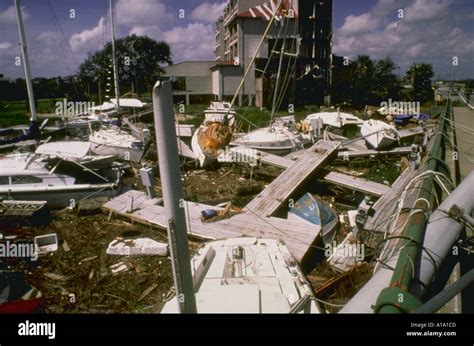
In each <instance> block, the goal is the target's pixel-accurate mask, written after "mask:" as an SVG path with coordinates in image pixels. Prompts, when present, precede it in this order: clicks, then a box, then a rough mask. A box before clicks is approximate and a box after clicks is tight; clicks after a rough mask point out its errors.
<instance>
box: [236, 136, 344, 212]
mask: <svg viewBox="0 0 474 346" xmlns="http://www.w3.org/2000/svg"><path fill="white" fill-rule="evenodd" d="M339 145H340V143H339V142H332V141H319V142H318V143H316V144H315V145H313V146H312V147H311V148H310V149H308V151H306V152H305V153H304V154H303V155H302V156H301V157H300V158H299V159H298V160H297V161H296V162H294V163H293V164H292V165H291V166H290V167H289V168H288V169H286V170H285V171H284V172H283V173H282V174H280V175H279V176H278V177H277V178H276V179H275V180H274V181H273V182H272V183H271V184H270V185H269V186H268V187H267V188H266V189H264V190H263V191H262V192H260V193H259V194H258V195H257V196H256V197H255V198H254V199H253V200H252V201H250V203H249V204H247V206H246V207H245V208H244V210H248V211H251V212H252V213H253V214H256V215H258V216H264V217H267V216H272V214H274V213H275V212H276V211H277V210H278V209H279V208H281V207H282V205H284V204H285V203H286V202H287V201H288V199H289V198H290V196H291V194H292V193H293V192H295V190H296V189H298V187H299V186H300V185H301V184H303V183H304V182H305V181H306V179H307V178H308V177H309V176H310V175H311V174H313V173H314V172H315V171H316V170H317V169H318V168H319V167H321V166H322V165H323V164H324V163H326V162H327V161H328V159H329V157H331V154H333V153H335V152H336V150H337V148H338V146H339Z"/></svg>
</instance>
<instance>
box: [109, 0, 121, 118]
mask: <svg viewBox="0 0 474 346" xmlns="http://www.w3.org/2000/svg"><path fill="white" fill-rule="evenodd" d="M109 4H110V21H111V25H112V66H113V69H114V85H115V98H116V99H117V105H116V109H117V113H118V114H119V115H120V89H119V80H118V68H117V58H116V57H115V25H114V7H113V6H112V0H109Z"/></svg>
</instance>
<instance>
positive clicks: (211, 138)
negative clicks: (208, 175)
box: [191, 102, 235, 167]
mask: <svg viewBox="0 0 474 346" xmlns="http://www.w3.org/2000/svg"><path fill="white" fill-rule="evenodd" d="M234 121H235V111H234V110H233V109H232V108H231V105H230V103H228V102H211V105H210V107H209V108H208V109H206V110H205V111H204V122H203V123H202V124H201V126H200V127H199V128H198V130H197V131H195V132H194V134H193V137H192V140H191V146H192V149H193V152H194V155H195V156H196V158H197V159H198V160H199V163H200V165H201V167H205V166H207V165H209V164H211V163H212V162H215V161H216V160H217V157H218V156H219V154H220V153H221V149H222V148H224V147H225V146H226V145H227V144H229V142H230V140H231V139H232V133H233V124H234Z"/></svg>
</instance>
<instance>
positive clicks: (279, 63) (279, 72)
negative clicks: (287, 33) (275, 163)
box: [268, 37, 286, 132]
mask: <svg viewBox="0 0 474 346" xmlns="http://www.w3.org/2000/svg"><path fill="white" fill-rule="evenodd" d="M285 43H286V37H285V39H283V42H282V45H281V50H280V60H279V62H278V72H277V77H276V81H275V92H274V93H273V103H272V113H271V115H270V124H269V127H268V130H269V131H270V132H271V131H272V128H273V119H274V117H275V112H276V104H277V95H278V85H279V84H280V76H281V65H282V63H283V54H284V53H285Z"/></svg>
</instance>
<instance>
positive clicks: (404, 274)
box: [375, 99, 451, 313]
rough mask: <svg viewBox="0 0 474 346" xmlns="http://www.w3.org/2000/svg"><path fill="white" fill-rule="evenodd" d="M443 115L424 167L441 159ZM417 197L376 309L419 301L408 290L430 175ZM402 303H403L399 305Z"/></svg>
mask: <svg viewBox="0 0 474 346" xmlns="http://www.w3.org/2000/svg"><path fill="white" fill-rule="evenodd" d="M450 106H451V101H450V99H448V101H447V103H446V109H445V112H444V114H445V117H446V118H447V117H450V115H451V114H450V112H449V111H450ZM445 117H442V118H441V120H440V123H439V125H438V128H437V133H436V134H435V136H437V137H436V138H435V139H434V144H433V147H432V149H431V152H430V153H429V155H430V157H429V158H428V162H427V169H428V170H431V171H437V170H438V164H439V163H440V162H444V161H442V160H443V155H444V150H443V146H444V135H445V134H446V125H447V121H446V120H445ZM420 191H421V192H420V193H419V196H418V197H419V198H418V200H417V202H416V204H415V205H414V207H413V208H414V209H418V210H421V211H422V212H419V213H415V214H413V215H412V216H411V218H410V219H409V220H408V224H407V228H406V231H405V232H404V235H405V236H406V237H407V240H406V241H405V243H404V245H403V246H402V250H401V253H400V257H399V258H398V261H397V265H396V266H395V270H394V273H393V276H392V280H391V282H390V287H387V288H385V289H384V290H382V292H380V295H379V297H378V299H377V303H376V306H375V312H376V313H401V312H403V311H406V310H408V309H414V308H416V305H417V304H418V303H419V301H417V298H416V297H415V296H414V295H413V294H411V293H410V287H411V284H412V278H413V277H414V276H415V265H414V263H417V261H418V258H419V255H420V252H421V251H422V248H421V244H422V243H423V239H424V236H425V229H426V224H427V221H428V216H427V213H428V212H429V211H430V210H429V209H428V206H427V204H426V203H425V202H424V201H423V199H425V200H427V201H430V200H432V191H433V175H429V176H428V177H427V178H425V179H424V180H423V182H422V184H421V188H420ZM402 303H403V307H402Z"/></svg>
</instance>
